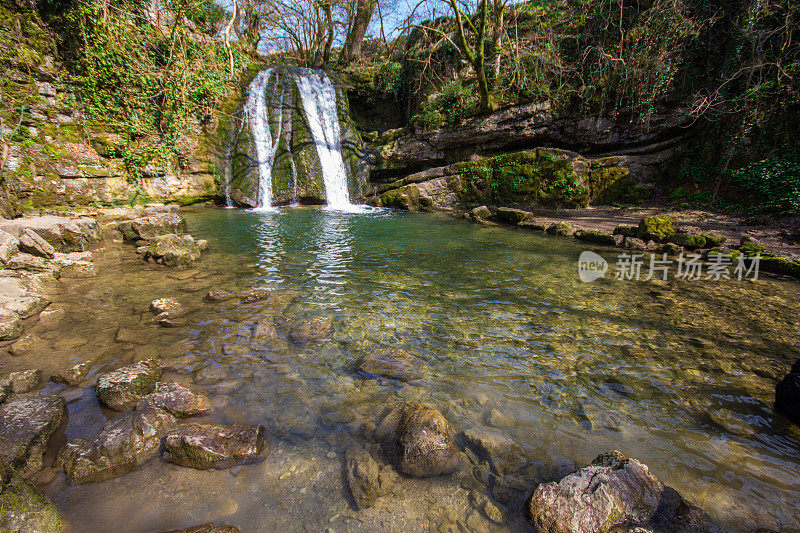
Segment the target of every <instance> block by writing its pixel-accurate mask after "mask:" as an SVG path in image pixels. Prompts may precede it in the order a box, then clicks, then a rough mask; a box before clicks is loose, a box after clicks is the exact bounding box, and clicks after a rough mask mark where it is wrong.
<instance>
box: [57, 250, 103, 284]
mask: <svg viewBox="0 0 800 533" xmlns="http://www.w3.org/2000/svg"><path fill="white" fill-rule="evenodd" d="M53 263H54V264H56V265H58V267H59V269H60V273H61V277H62V278H93V277H95V276H96V275H97V269H96V268H95V265H94V262H93V261H92V254H91V253H89V252H71V253H67V254H62V253H59V252H56V253H55V255H54V256H53Z"/></svg>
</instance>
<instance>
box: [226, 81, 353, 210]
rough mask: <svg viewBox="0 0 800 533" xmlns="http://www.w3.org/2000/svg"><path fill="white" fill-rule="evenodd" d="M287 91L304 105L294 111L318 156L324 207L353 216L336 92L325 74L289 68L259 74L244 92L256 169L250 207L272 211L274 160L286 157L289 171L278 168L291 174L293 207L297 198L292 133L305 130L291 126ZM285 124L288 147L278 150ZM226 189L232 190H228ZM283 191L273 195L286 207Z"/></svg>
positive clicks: (290, 109) (292, 111)
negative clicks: (296, 96) (246, 92)
mask: <svg viewBox="0 0 800 533" xmlns="http://www.w3.org/2000/svg"><path fill="white" fill-rule="evenodd" d="M270 82H271V83H270ZM291 85H294V86H296V87H297V95H299V102H300V103H301V104H302V110H298V111H300V113H301V116H303V115H304V116H305V119H306V120H305V121H304V122H305V123H306V124H307V128H308V132H309V133H310V137H311V140H312V141H313V144H314V148H312V150H314V151H316V157H317V158H318V159H319V172H320V174H321V178H322V180H321V181H322V185H323V187H324V190H325V198H326V199H327V203H328V206H329V207H331V208H333V209H339V210H356V206H354V205H353V204H351V203H350V194H349V191H348V177H347V171H346V168H345V164H344V160H343V158H342V130H341V128H340V125H339V114H338V110H337V99H336V89H335V88H334V86H333V84H332V83H331V81H330V79H329V78H328V76H327V74H325V73H324V72H322V71H316V70H311V69H302V68H292V67H271V68H268V69H265V70H262V71H261V72H259V73H258V74H257V75H256V77H255V78H254V79H253V81H252V83H251V84H250V87H249V88H248V94H247V101H246V102H245V105H244V114H245V117H246V119H247V124H248V126H249V130H250V134H251V137H252V141H253V146H254V148H255V150H254V152H255V153H254V159H255V160H256V163H257V165H256V166H257V168H258V175H257V178H258V186H257V199H256V201H255V202H254V205H255V206H256V207H258V208H262V209H271V207H272V201H273V166H274V165H278V163H276V157H277V159H278V160H279V161H286V160H285V159H284V157H285V155H284V154H288V165H287V166H288V168H286V167H284V166H283V165H284V163H280V165H281V166H278V167H277V168H280V169H281V171H282V172H283V171H286V170H290V171H291V173H292V175H291V185H292V189H293V191H292V194H293V196H292V200H293V201H295V202H296V201H297V198H298V177H297V170H296V168H295V161H294V154H293V153H292V152H293V147H292V145H293V143H294V141H293V138H294V129H293V128H297V127H305V126H303V124H302V122H303V121H300V122H299V123H296V124H293V123H292V115H293V113H294V112H295V111H294V110H293V106H292V105H291V104H292V102H293V98H294V96H293V94H294V93H293V91H292V87H291ZM287 96H288V104H289V105H287V100H286V99H287ZM284 122H285V124H286V128H287V131H288V135H289V140H288V142H286V140H285V139H284V144H281V142H282V141H281V130H282V127H283V124H284ZM284 137H285V135H284ZM279 146H281V147H284V146H285V152H284V150H283V148H281V151H280V154H281V155H278V152H279V150H278V148H279ZM309 148H310V145H309ZM306 161H307V160H306ZM306 165H307V163H306ZM305 168H307V167H305ZM284 169H285V170H284ZM276 172H278V171H277V170H276ZM276 176H277V175H276ZM228 181H230V178H229V179H228ZM276 183H278V182H276ZM227 187H228V189H229V188H230V186H229V185H227ZM276 187H277V185H276ZM283 190H284V189H283V187H282V186H281V187H280V188H278V189H276V194H278V195H279V197H281V200H279V201H281V202H284V201H286V200H285V196H283V195H284V194H285V193H284V192H283ZM251 205H253V204H251Z"/></svg>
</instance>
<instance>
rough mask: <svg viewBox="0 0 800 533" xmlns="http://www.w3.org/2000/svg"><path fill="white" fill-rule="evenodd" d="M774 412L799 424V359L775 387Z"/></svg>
mask: <svg viewBox="0 0 800 533" xmlns="http://www.w3.org/2000/svg"><path fill="white" fill-rule="evenodd" d="M775 410H776V411H778V412H780V413H783V414H785V415H786V416H787V417H788V418H789V420H791V421H792V422H794V423H795V424H800V359H798V360H797V361H795V363H794V364H793V365H792V369H791V370H790V371H789V373H788V374H786V376H785V377H784V378H783V379H782V380H781V381H779V382H778V384H777V385H776V386H775Z"/></svg>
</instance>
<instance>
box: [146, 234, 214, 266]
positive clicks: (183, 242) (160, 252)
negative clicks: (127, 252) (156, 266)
mask: <svg viewBox="0 0 800 533" xmlns="http://www.w3.org/2000/svg"><path fill="white" fill-rule="evenodd" d="M200 254H201V251H200V247H199V246H198V245H197V242H196V241H195V240H194V237H192V236H191V235H175V234H172V233H170V234H167V235H161V236H160V237H156V238H155V239H154V240H153V241H152V242H150V244H149V245H148V246H147V250H145V252H144V254H143V258H144V260H145V261H155V262H156V263H161V264H163V265H164V266H168V267H181V266H189V265H190V264H191V263H192V262H194V261H197V260H198V259H200Z"/></svg>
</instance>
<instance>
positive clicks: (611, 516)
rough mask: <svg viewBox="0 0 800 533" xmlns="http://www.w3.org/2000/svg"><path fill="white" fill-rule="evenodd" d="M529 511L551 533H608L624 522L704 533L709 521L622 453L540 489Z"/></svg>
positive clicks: (539, 526)
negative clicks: (704, 525)
mask: <svg viewBox="0 0 800 533" xmlns="http://www.w3.org/2000/svg"><path fill="white" fill-rule="evenodd" d="M528 512H529V517H530V520H531V522H532V524H533V525H534V527H536V528H537V529H538V530H539V531H548V532H553V533H568V532H569V533H571V532H574V531H581V532H586V533H594V532H605V531H611V530H613V529H614V527H615V526H617V525H619V524H622V523H623V522H624V523H625V524H626V525H630V526H632V527H633V526H635V525H640V526H644V527H655V528H658V529H659V530H669V531H674V530H676V529H682V528H688V529H693V528H697V529H702V526H703V524H706V523H707V522H708V519H707V517H706V516H705V514H704V513H703V512H702V511H701V510H699V509H697V508H696V507H693V506H691V505H690V504H687V503H686V502H684V501H683V499H682V498H681V496H680V494H678V493H677V492H676V491H675V490H674V489H671V488H669V487H666V486H664V485H663V484H662V483H661V481H659V480H658V478H657V477H656V476H655V475H653V474H652V473H651V472H650V470H649V469H648V468H647V466H646V465H644V464H642V463H640V462H639V461H637V460H636V459H626V458H625V457H624V456H623V455H622V454H620V453H619V452H611V453H606V454H603V455H600V456H599V457H597V458H596V459H595V460H594V461H593V462H592V464H591V465H589V466H587V467H584V468H582V469H580V470H578V471H577V472H575V473H573V474H570V475H568V476H566V477H564V478H562V479H561V480H560V481H558V482H552V483H544V484H542V485H539V486H538V487H537V488H536V490H535V491H534V492H533V495H532V496H531V499H530V501H529V503H528Z"/></svg>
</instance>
